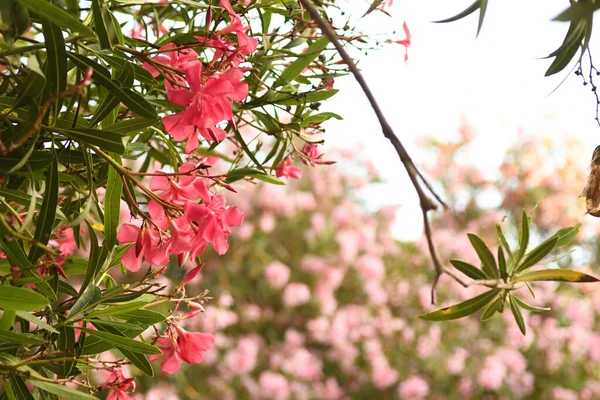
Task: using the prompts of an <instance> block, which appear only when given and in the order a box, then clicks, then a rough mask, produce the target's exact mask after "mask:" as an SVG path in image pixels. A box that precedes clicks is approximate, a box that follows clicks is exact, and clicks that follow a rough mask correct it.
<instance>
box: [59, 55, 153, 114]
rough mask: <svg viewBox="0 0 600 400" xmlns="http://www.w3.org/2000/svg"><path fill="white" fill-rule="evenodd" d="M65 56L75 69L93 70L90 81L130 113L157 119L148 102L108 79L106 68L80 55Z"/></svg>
mask: <svg viewBox="0 0 600 400" xmlns="http://www.w3.org/2000/svg"><path fill="white" fill-rule="evenodd" d="M67 55H68V56H69V58H70V59H71V61H73V63H74V64H75V65H77V67H78V68H80V69H83V70H85V69H87V68H88V67H92V68H94V75H92V80H93V81H94V82H96V83H97V84H99V85H101V86H103V87H104V88H106V89H107V90H108V91H109V92H111V93H112V94H113V95H114V96H116V97H117V98H118V99H119V100H121V101H122V102H123V104H125V105H126V106H127V107H129V109H130V110H131V111H133V112H135V113H137V114H139V115H140V116H142V117H145V118H150V119H156V118H158V115H157V113H156V109H155V108H154V107H153V106H152V105H151V104H150V103H148V101H146V100H145V99H144V98H143V97H142V96H141V95H140V94H138V93H136V92H134V91H133V90H131V89H124V88H121V87H120V86H119V85H118V84H116V83H115V82H114V81H113V80H112V79H111V78H110V74H107V73H106V68H103V67H102V66H101V65H99V64H98V63H96V62H95V61H92V60H90V59H89V58H86V57H84V56H82V55H80V54H75V53H72V52H68V53H67Z"/></svg>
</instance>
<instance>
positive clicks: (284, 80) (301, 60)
mask: <svg viewBox="0 0 600 400" xmlns="http://www.w3.org/2000/svg"><path fill="white" fill-rule="evenodd" d="M327 44H329V39H327V37H326V36H322V37H321V38H319V39H318V40H316V41H314V42H313V43H312V44H311V45H310V46H308V48H307V49H306V51H305V52H304V53H302V55H301V56H299V57H298V59H297V60H296V61H294V62H293V63H291V64H290V65H289V66H288V67H287V68H286V69H285V70H283V72H282V73H281V75H280V76H279V78H277V80H276V81H275V83H274V84H273V87H274V88H277V87H279V86H282V85H285V84H288V83H291V82H292V81H294V79H296V77H297V76H298V75H300V74H301V73H302V71H304V69H305V68H306V67H308V66H309V65H310V63H312V62H313V61H314V60H315V59H316V58H317V57H318V56H319V54H321V52H322V51H323V50H325V48H326V47H327Z"/></svg>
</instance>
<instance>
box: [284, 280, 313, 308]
mask: <svg viewBox="0 0 600 400" xmlns="http://www.w3.org/2000/svg"><path fill="white" fill-rule="evenodd" d="M309 300H310V289H309V288H308V286H306V285H305V284H304V283H290V284H289V285H288V286H287V287H286V288H285V291H284V292H283V303H284V304H285V305H286V306H288V307H298V306H301V305H302V304H305V303H306V302H308V301H309Z"/></svg>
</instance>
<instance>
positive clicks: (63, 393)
mask: <svg viewBox="0 0 600 400" xmlns="http://www.w3.org/2000/svg"><path fill="white" fill-rule="evenodd" d="M27 382H29V383H31V384H32V385H33V386H35V387H37V388H38V389H41V390H43V391H45V392H48V393H52V394H55V395H57V396H58V397H59V398H61V399H69V400H98V399H97V398H96V397H94V396H92V395H89V394H87V393H83V392H80V391H79V390H75V389H72V388H70V387H68V386H65V385H60V384H58V383H52V382H46V381H40V380H37V379H35V376H33V377H31V378H27Z"/></svg>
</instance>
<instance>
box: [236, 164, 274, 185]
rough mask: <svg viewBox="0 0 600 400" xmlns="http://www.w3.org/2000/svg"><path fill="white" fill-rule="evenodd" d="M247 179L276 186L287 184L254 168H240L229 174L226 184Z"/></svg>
mask: <svg viewBox="0 0 600 400" xmlns="http://www.w3.org/2000/svg"><path fill="white" fill-rule="evenodd" d="M245 177H250V178H256V179H258V180H260V181H263V182H267V183H272V184H275V185H285V182H283V181H282V180H280V179H278V178H276V177H274V176H273V175H269V174H265V173H264V172H261V171H258V170H256V169H254V168H238V169H234V170H233V171H231V172H229V173H228V174H227V178H226V179H225V182H227V183H231V182H235V181H239V180H240V179H243V178H245Z"/></svg>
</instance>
